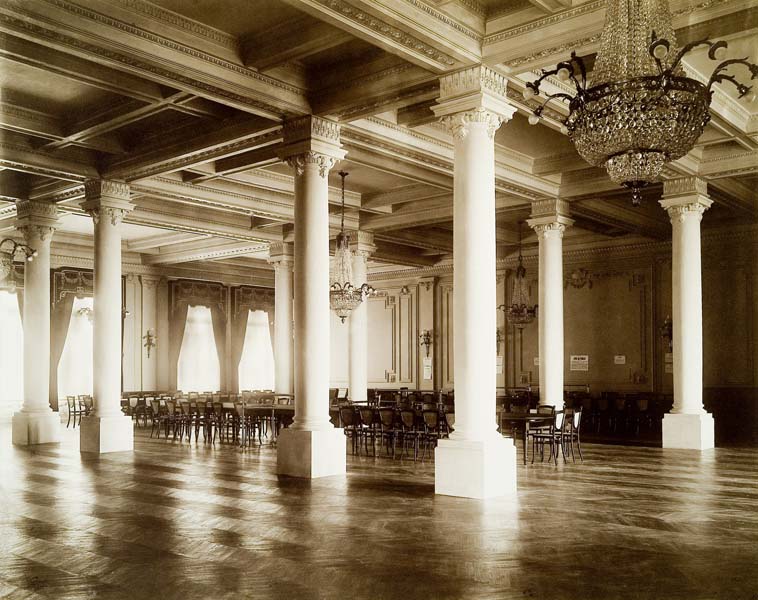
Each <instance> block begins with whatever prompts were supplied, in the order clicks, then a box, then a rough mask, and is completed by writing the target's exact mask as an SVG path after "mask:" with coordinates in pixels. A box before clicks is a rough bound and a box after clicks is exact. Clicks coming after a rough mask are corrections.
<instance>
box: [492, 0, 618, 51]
mask: <svg viewBox="0 0 758 600" xmlns="http://www.w3.org/2000/svg"><path fill="white" fill-rule="evenodd" d="M604 5H605V2H604V0H593V1H592V2H587V3H585V4H582V5H581V6H578V7H576V8H570V9H568V10H563V11H561V12H557V13H554V14H552V15H550V16H547V17H545V18H543V19H539V20H537V21H531V22H529V23H525V24H524V25H520V26H518V27H514V28H512V29H506V30H505V31H500V32H498V33H493V34H490V35H486V36H484V38H483V39H482V46H489V45H491V44H496V43H497V42H502V41H503V40H507V39H510V38H512V37H516V36H519V35H523V34H525V33H530V32H532V31H535V30H537V29H542V28H543V27H549V26H550V25H554V24H556V23H560V22H561V21H566V20H568V19H573V18H575V17H579V16H582V15H586V14H587V13H591V12H595V11H598V10H601V9H602V8H603V6H604Z"/></svg>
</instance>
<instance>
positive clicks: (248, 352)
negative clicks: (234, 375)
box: [239, 310, 274, 390]
mask: <svg viewBox="0 0 758 600" xmlns="http://www.w3.org/2000/svg"><path fill="white" fill-rule="evenodd" d="M239 382H240V389H241V390H273V389H274V351H273V349H272V347H271V332H270V330H269V325H268V313H267V312H264V311H262V310H256V311H252V310H251V311H249V312H248V314H247V328H246V330H245V342H244V345H243V346H242V358H241V359H240V366H239Z"/></svg>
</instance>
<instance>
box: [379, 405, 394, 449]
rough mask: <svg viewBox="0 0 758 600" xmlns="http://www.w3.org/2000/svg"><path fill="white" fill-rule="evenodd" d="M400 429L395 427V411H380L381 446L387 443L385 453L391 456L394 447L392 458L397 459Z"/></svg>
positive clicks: (385, 409)
mask: <svg viewBox="0 0 758 600" xmlns="http://www.w3.org/2000/svg"><path fill="white" fill-rule="evenodd" d="M398 434H399V429H398V428H397V427H396V425H395V409H394V408H390V407H384V408H380V409H379V438H380V444H384V443H385V442H386V446H385V451H386V453H387V454H389V451H390V444H391V445H392V458H395V446H396V443H397V438H398Z"/></svg>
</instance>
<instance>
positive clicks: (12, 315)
mask: <svg viewBox="0 0 758 600" xmlns="http://www.w3.org/2000/svg"><path fill="white" fill-rule="evenodd" d="M23 398H24V331H23V329H22V327H21V314H20V313H19V311H18V301H17V300H16V294H11V293H9V292H5V291H0V417H3V418H7V417H9V416H10V415H12V414H13V412H14V411H16V410H18V409H19V408H21V403H22V402H23Z"/></svg>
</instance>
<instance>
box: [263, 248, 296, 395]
mask: <svg viewBox="0 0 758 600" xmlns="http://www.w3.org/2000/svg"><path fill="white" fill-rule="evenodd" d="M268 260H269V262H270V263H271V264H273V265H274V271H275V275H274V289H275V295H274V302H275V306H274V365H275V371H276V372H275V378H274V381H275V384H274V385H275V387H276V392H277V394H293V393H294V389H295V380H294V378H295V372H294V356H293V352H294V343H293V333H294V332H293V325H294V323H293V300H294V299H293V284H294V282H293V267H294V264H295V249H294V247H293V245H292V244H291V243H288V242H280V243H276V244H271V246H270V248H269V259H268Z"/></svg>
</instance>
